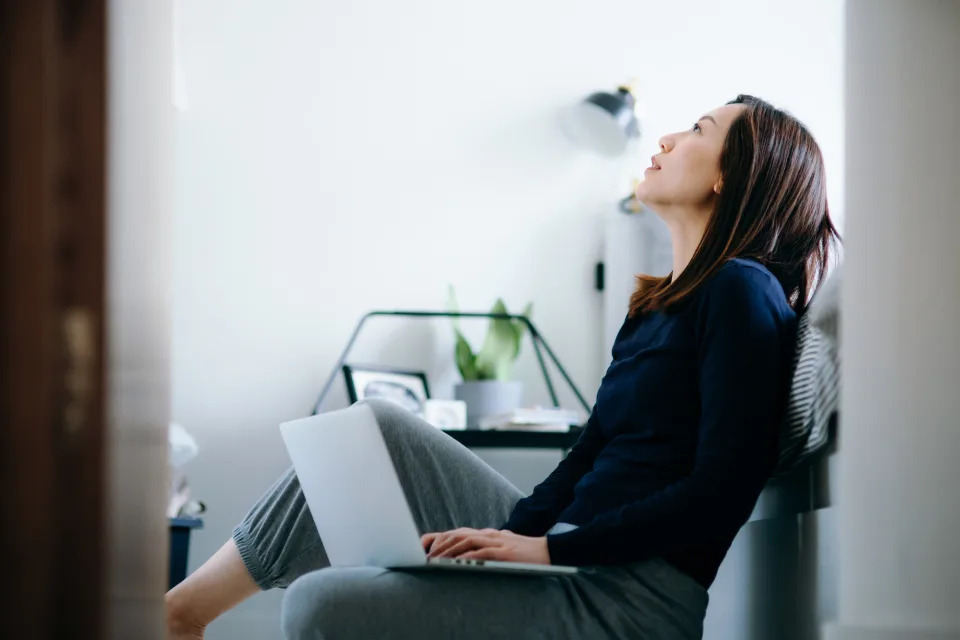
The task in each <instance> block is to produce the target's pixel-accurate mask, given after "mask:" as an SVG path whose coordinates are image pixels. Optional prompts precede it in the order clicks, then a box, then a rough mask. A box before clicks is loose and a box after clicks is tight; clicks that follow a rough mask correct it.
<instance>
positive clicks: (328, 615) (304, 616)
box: [280, 567, 385, 640]
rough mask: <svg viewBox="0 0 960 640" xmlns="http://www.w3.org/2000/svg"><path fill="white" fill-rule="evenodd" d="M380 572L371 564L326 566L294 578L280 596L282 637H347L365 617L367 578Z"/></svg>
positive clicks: (367, 592) (294, 638) (380, 570)
mask: <svg viewBox="0 0 960 640" xmlns="http://www.w3.org/2000/svg"><path fill="white" fill-rule="evenodd" d="M384 571H385V569H377V568H374V567H358V568H352V569H336V568H328V569H321V570H320V571H313V572H311V573H308V574H306V575H304V576H302V577H300V578H298V579H297V580H295V581H294V582H293V584H291V585H290V587H289V588H288V589H287V593H286V594H285V595H284V597H283V608H282V613H281V616H280V622H281V626H282V627H283V634H284V637H285V638H287V639H288V640H300V639H306V638H310V639H311V640H316V639H318V638H321V639H325V638H343V637H349V636H348V634H349V633H351V632H353V631H355V630H356V627H357V625H358V623H360V622H361V621H363V620H364V618H365V616H366V613H365V610H366V609H367V608H368V606H369V605H370V598H371V589H370V580H371V579H372V578H374V577H376V576H377V575H378V574H380V573H382V572H384Z"/></svg>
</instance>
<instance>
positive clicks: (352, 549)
mask: <svg viewBox="0 0 960 640" xmlns="http://www.w3.org/2000/svg"><path fill="white" fill-rule="evenodd" d="M280 433H281V435H282V436H283V441H284V443H285V444H286V446H287V452H288V453H289V454H290V459H291V460H292V461H293V466H294V468H295V469H296V472H297V477H298V478H299V480H300V486H301V487H302V489H303V494H304V496H305V497H306V499H307V504H308V505H309V506H310V512H311V513H312V514H313V520H314V522H315V523H316V525H317V531H318V532H319V533H320V539H321V540H323V546H324V548H325V549H326V552H327V557H328V558H329V559H330V564H331V565H332V566H335V567H339V566H357V565H368V566H375V567H386V568H391V569H401V568H402V569H461V570H473V571H497V572H501V573H521V574H572V573H576V572H577V568H576V567H564V566H559V565H543V564H528V563H521V562H495V561H491V560H467V559H458V558H427V554H426V552H425V551H424V549H423V546H422V545H421V543H420V534H419V533H418V532H417V527H416V525H415V523H414V520H413V514H412V513H411V512H410V507H409V505H408V504H407V500H406V498H405V497H404V495H403V488H402V487H401V486H400V480H399V479H398V478H397V473H396V470H395V469H394V467H393V461H392V460H391V459H390V454H389V452H388V451H387V446H386V443H385V442H384V440H383V435H382V434H381V433H380V427H379V426H378V425H377V421H376V417H375V416H374V413H373V410H372V409H371V408H370V407H369V406H367V405H365V404H354V405H352V406H350V407H347V408H346V409H341V410H338V411H331V412H328V413H322V414H319V415H315V416H311V417H309V418H303V419H301V420H294V421H292V422H285V423H283V424H281V425H280Z"/></svg>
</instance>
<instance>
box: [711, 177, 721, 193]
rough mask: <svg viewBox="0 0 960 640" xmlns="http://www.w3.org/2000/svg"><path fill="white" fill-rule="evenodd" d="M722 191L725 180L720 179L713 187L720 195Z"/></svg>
mask: <svg viewBox="0 0 960 640" xmlns="http://www.w3.org/2000/svg"><path fill="white" fill-rule="evenodd" d="M721 189H723V178H718V179H717V182H716V183H715V184H714V185H713V192H714V193H715V194H717V195H720V190H721Z"/></svg>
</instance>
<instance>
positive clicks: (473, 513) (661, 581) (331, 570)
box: [233, 400, 707, 640]
mask: <svg viewBox="0 0 960 640" xmlns="http://www.w3.org/2000/svg"><path fill="white" fill-rule="evenodd" d="M366 402H367V403H368V404H369V405H370V407H371V408H372V409H373V411H374V414H375V415H376V417H377V421H378V423H379V425H380V429H381V431H382V433H383V437H384V440H385V441H386V444H387V448H388V450H389V451H390V455H391V458H392V460H393V464H394V466H395V467H396V471H397V475H398V476H399V477H400V482H401V484H402V485H403V490H404V494H405V495H406V498H407V502H408V503H409V505H410V509H411V511H412V512H413V517H414V519H415V520H416V523H417V527H418V528H419V530H420V532H421V533H427V532H431V531H446V530H449V529H455V528H457V527H472V528H478V529H480V528H486V527H492V528H498V527H500V526H502V525H503V523H504V522H506V520H507V518H508V517H509V515H510V512H511V511H512V510H513V506H514V504H516V502H517V500H519V499H520V498H521V497H522V494H521V492H520V491H519V490H518V489H517V488H516V487H514V486H513V485H512V484H511V483H510V482H509V481H507V480H506V479H505V478H504V477H503V476H501V475H500V474H498V473H497V472H496V471H494V470H493V469H492V468H490V466H488V465H487V464H486V463H485V462H483V461H482V460H481V459H480V458H478V457H477V456H476V455H474V454H473V453H472V452H470V451H469V450H468V449H466V448H465V447H463V446H461V445H460V444H459V443H458V442H456V441H455V440H453V439H452V438H450V437H449V436H447V435H445V434H444V433H442V432H441V431H439V430H437V429H435V428H434V427H433V426H431V425H430V424H428V423H426V422H424V421H423V420H420V419H419V418H417V417H416V416H415V415H413V414H412V413H410V412H408V411H406V410H404V409H402V408H400V407H398V406H396V405H394V404H391V403H389V402H386V401H382V400H369V401H366ZM233 538H234V541H235V542H236V545H237V548H238V549H239V551H240V556H241V557H242V558H243V561H244V563H245V564H246V567H247V569H248V570H249V572H250V575H251V576H252V577H253V579H254V580H255V581H256V582H257V584H258V585H260V587H261V588H262V589H270V588H273V587H289V589H288V591H287V594H286V596H285V597H284V601H283V613H282V616H281V618H282V620H281V623H282V626H283V630H284V633H285V635H286V637H287V638H290V639H291V640H292V639H301V638H323V639H330V638H332V639H336V640H339V639H364V640H366V639H368V638H369V639H377V638H397V639H399V640H408V639H409V640H435V639H446V638H457V639H458V640H473V639H477V640H479V639H481V638H482V639H484V640H487V639H490V638H524V639H526V638H587V639H591V640H593V639H603V638H643V639H644V640H653V639H658V640H659V639H663V640H688V639H693V638H700V637H701V636H702V633H703V631H702V629H703V618H704V614H705V613H706V608H707V592H706V590H705V589H704V588H703V587H702V586H701V585H700V584H698V583H697V582H696V581H694V580H693V579H692V578H690V577H689V576H687V575H686V574H684V573H682V572H680V571H679V570H677V569H675V568H674V567H673V566H672V565H670V564H668V563H667V562H666V561H664V560H662V559H660V558H653V559H649V560H644V561H642V562H636V563H632V564H626V565H619V566H602V567H601V566H596V567H581V571H580V572H579V573H578V574H576V575H572V576H516V575H504V574H494V573H490V574H482V573H474V572H463V573H461V572H455V571H449V572H447V571H442V572H441V571H437V572H404V571H390V570H386V569H379V568H374V567H350V568H335V567H330V566H329V564H330V563H329V561H328V560H327V555H326V553H325V552H324V548H323V543H322V542H321V540H320V538H319V535H318V534H317V529H316V526H315V525H314V523H313V519H312V516H311V514H310V511H309V509H308V507H307V505H306V503H305V501H304V497H303V493H302V492H301V490H300V485H299V483H298V482H297V478H296V476H295V475H294V473H293V471H292V470H291V471H289V472H287V473H286V474H285V475H284V476H283V477H281V478H280V479H279V480H278V481H277V482H276V484H274V486H273V487H272V488H271V489H270V490H269V491H268V492H267V493H266V494H265V495H264V496H263V497H262V498H261V499H260V500H259V501H258V502H257V503H256V504H255V505H254V507H253V508H252V509H251V510H250V512H249V513H248V514H247V515H246V517H245V518H244V519H243V521H242V522H241V523H240V524H239V525H238V526H237V527H236V529H235V530H234V532H233Z"/></svg>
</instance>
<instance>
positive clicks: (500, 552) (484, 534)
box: [420, 528, 550, 564]
mask: <svg viewBox="0 0 960 640" xmlns="http://www.w3.org/2000/svg"><path fill="white" fill-rule="evenodd" d="M420 541H421V543H422V544H423V549H424V551H426V552H427V555H428V556H429V557H431V558H468V559H472V560H501V561H504V562H528V563H531V564H550V552H549V550H548V549H547V539H546V538H545V537H539V538H531V537H529V536H521V535H518V534H516V533H513V532H512V531H501V530H498V529H466V528H463V529H454V530H452V531H443V532H439V533H427V534H424V535H423V536H422V537H421V538H420Z"/></svg>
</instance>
